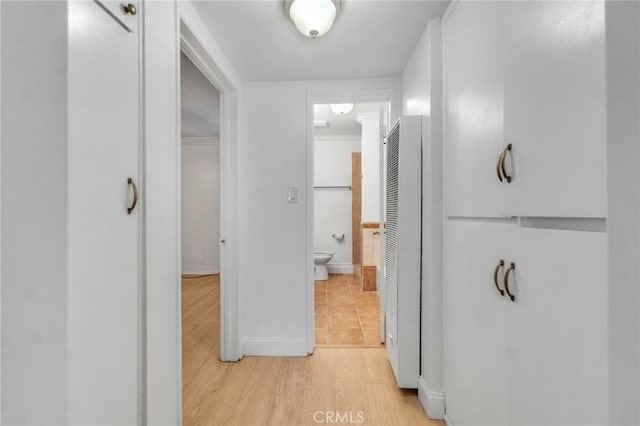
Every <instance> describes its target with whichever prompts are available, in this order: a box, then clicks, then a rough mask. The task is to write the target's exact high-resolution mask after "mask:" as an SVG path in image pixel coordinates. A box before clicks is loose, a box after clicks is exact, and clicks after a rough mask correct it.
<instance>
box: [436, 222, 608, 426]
mask: <svg viewBox="0 0 640 426" xmlns="http://www.w3.org/2000/svg"><path fill="white" fill-rule="evenodd" d="M516 232H517V238H516V241H517V242H518V244H517V245H514V246H513V249H510V250H509V252H510V254H511V256H512V258H511V259H510V260H513V261H514V262H515V263H516V269H515V270H514V271H513V273H512V274H511V276H510V278H509V281H510V283H511V285H510V288H511V290H512V291H513V292H514V295H515V297H516V299H515V302H509V304H508V321H507V322H506V324H507V325H508V350H507V353H508V356H509V361H508V371H509V375H508V377H509V386H508V389H509V398H508V401H509V402H508V405H509V409H510V414H509V425H512V426H527V425H539V426H555V425H604V424H607V398H606V392H605V390H606V388H607V260H606V259H607V243H606V238H607V237H606V234H605V233H599V232H577V231H558V230H543V229H518V230H517V231H516ZM447 404H448V401H447Z"/></svg>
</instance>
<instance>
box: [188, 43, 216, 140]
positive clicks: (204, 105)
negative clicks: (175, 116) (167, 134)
mask: <svg viewBox="0 0 640 426" xmlns="http://www.w3.org/2000/svg"><path fill="white" fill-rule="evenodd" d="M180 72H181V76H180V80H181V81H180V90H181V95H180V103H181V120H182V123H181V124H182V137H183V138H193V137H211V136H219V135H220V92H218V91H217V90H216V88H215V87H213V85H212V84H211V83H210V82H209V80H207V79H206V78H205V76H204V75H202V73H201V72H200V70H198V68H196V66H195V65H193V63H192V62H191V61H190V60H189V58H187V57H186V56H185V55H184V54H181V55H180Z"/></svg>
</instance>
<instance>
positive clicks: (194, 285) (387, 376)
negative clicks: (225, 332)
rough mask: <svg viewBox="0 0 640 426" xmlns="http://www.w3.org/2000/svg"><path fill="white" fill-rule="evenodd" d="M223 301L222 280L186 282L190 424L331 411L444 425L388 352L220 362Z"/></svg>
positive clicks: (341, 351) (298, 421)
mask: <svg viewBox="0 0 640 426" xmlns="http://www.w3.org/2000/svg"><path fill="white" fill-rule="evenodd" d="M219 300H220V287H219V278H218V276H209V277H201V278H185V279H183V285H182V339H183V340H182V383H183V391H182V396H183V411H182V413H183V423H184V425H186V426H191V425H203V426H204V425H211V426H214V425H282V426H289V425H292V426H294V425H295V426H297V425H314V424H320V422H318V421H324V423H325V424H326V423H329V422H328V421H327V420H328V419H327V417H326V416H327V415H328V413H327V412H334V413H335V412H338V414H339V415H340V419H341V421H339V422H336V421H335V419H336V417H333V420H334V422H333V424H340V423H342V424H348V423H349V421H352V422H353V423H357V422H358V420H359V419H360V417H359V412H361V413H362V414H361V416H362V417H363V418H364V421H363V422H362V423H360V424H365V425H385V426H386V425H389V426H390V425H404V426H409V425H444V423H443V422H439V421H434V420H429V419H428V418H427V416H426V414H425V412H424V411H423V409H422V406H421V405H420V402H419V401H418V396H417V393H416V392H415V391H407V390H400V389H398V388H397V387H396V385H395V380H394V377H393V373H392V371H391V367H390V366H389V362H388V361H387V358H386V354H385V352H384V349H382V348H318V349H316V351H315V353H314V354H313V355H311V356H308V357H245V358H243V359H242V361H240V362H236V363H223V362H220V361H219V360H218V354H219V327H220V321H219V317H220V310H219V309H220V308H219ZM345 413H346V414H345ZM314 415H315V417H316V419H315V420H316V421H314ZM329 415H330V414H329ZM334 416H335V415H334Z"/></svg>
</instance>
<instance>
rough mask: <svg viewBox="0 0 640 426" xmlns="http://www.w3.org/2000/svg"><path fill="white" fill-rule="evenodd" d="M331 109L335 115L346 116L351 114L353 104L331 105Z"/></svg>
mask: <svg viewBox="0 0 640 426" xmlns="http://www.w3.org/2000/svg"><path fill="white" fill-rule="evenodd" d="M329 108H331V111H333V113H334V114H338V115H344V114H349V113H350V112H351V110H353V104H330V105H329Z"/></svg>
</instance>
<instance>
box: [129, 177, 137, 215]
mask: <svg viewBox="0 0 640 426" xmlns="http://www.w3.org/2000/svg"><path fill="white" fill-rule="evenodd" d="M127 184H129V187H130V188H133V202H132V203H131V206H129V207H127V214H131V213H133V209H135V208H136V205H138V187H137V186H136V183H135V182H134V181H133V179H131V178H127Z"/></svg>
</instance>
